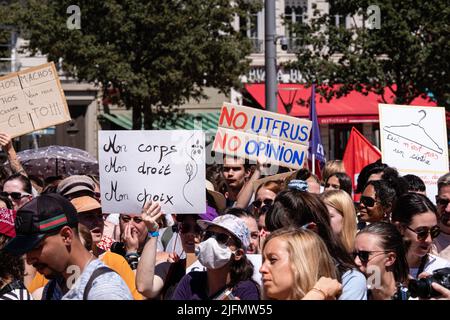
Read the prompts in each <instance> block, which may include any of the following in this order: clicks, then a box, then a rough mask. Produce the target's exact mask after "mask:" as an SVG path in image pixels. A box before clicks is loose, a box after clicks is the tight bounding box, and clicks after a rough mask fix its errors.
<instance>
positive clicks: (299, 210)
mask: <svg viewBox="0 0 450 320" xmlns="http://www.w3.org/2000/svg"><path fill="white" fill-rule="evenodd" d="M265 220H266V221H265V222H266V228H267V230H269V231H275V230H277V229H281V228H284V227H294V228H301V227H302V226H304V225H306V224H308V223H311V222H314V223H315V224H316V225H317V233H318V234H319V236H320V237H321V238H322V240H323V241H324V242H325V244H326V246H327V248H328V251H329V252H330V253H331V255H332V256H333V258H334V259H335V260H336V262H337V264H338V269H339V272H340V273H341V274H342V273H344V272H345V271H347V270H349V269H352V268H354V267H355V263H354V261H353V259H352V258H351V257H350V255H349V253H347V251H346V250H345V247H344V245H343V244H342V242H341V240H340V239H339V238H338V237H337V236H335V234H334V233H333V231H332V229H331V225H330V217H329V215H328V209H327V207H326V206H325V204H324V203H323V202H322V201H321V200H320V199H319V197H318V195H316V194H312V193H308V192H303V191H299V190H284V191H281V192H280V193H279V194H278V195H277V197H276V198H275V201H274V203H273V206H272V208H271V210H269V211H268V212H267V214H266V219H265Z"/></svg>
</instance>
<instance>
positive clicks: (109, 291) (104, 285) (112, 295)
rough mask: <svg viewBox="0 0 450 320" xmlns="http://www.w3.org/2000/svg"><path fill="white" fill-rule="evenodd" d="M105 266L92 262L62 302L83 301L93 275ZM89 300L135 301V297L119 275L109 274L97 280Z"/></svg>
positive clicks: (98, 261)
mask: <svg viewBox="0 0 450 320" xmlns="http://www.w3.org/2000/svg"><path fill="white" fill-rule="evenodd" d="M104 266H105V265H104V264H103V263H102V262H101V261H100V260H97V259H96V260H93V261H91V262H90V263H89V264H88V265H87V266H86V267H85V268H84V270H83V273H81V275H80V277H79V278H78V279H77V281H76V282H75V283H74V285H73V286H72V288H71V289H70V290H69V291H68V292H67V293H66V294H65V295H64V296H63V297H62V300H83V294H84V289H85V287H86V284H87V282H88V281H89V278H90V277H91V275H92V273H93V272H94V271H95V270H96V269H98V268H100V267H104ZM88 300H133V297H132V296H131V292H130V289H128V287H127V285H126V284H125V282H124V281H123V280H122V278H121V277H120V276H119V275H118V274H117V273H115V272H107V273H104V274H102V275H100V276H98V277H97V278H95V280H94V282H93V283H92V287H91V290H90V291H89V295H88Z"/></svg>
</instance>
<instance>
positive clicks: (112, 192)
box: [99, 130, 206, 214]
mask: <svg viewBox="0 0 450 320" xmlns="http://www.w3.org/2000/svg"><path fill="white" fill-rule="evenodd" d="M99 172H100V186H101V188H100V189H101V200H102V208H103V211H104V212H107V213H141V210H142V207H143V205H144V203H145V201H150V200H151V201H158V202H160V203H161V207H162V210H163V211H164V213H169V214H171V213H197V214H199V213H205V212H206V188H205V179H206V178H205V135H204V133H203V132H202V131H201V130H192V131H188V130H167V131H164V130H156V131H133V130H130V131H99Z"/></svg>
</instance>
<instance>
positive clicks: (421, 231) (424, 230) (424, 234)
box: [406, 226, 441, 241]
mask: <svg viewBox="0 0 450 320" xmlns="http://www.w3.org/2000/svg"><path fill="white" fill-rule="evenodd" d="M406 228H408V230H411V231H412V232H414V233H415V234H417V240H419V241H424V240H426V239H427V238H428V234H430V235H431V239H434V238H436V237H437V236H438V235H439V234H440V233H441V228H439V226H433V227H431V228H429V227H418V228H416V229H415V230H414V229H412V228H410V227H406Z"/></svg>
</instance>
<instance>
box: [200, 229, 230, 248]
mask: <svg viewBox="0 0 450 320" xmlns="http://www.w3.org/2000/svg"><path fill="white" fill-rule="evenodd" d="M211 237H212V238H215V239H216V240H217V242H218V243H220V244H225V245H226V244H227V243H228V241H230V239H231V236H229V235H228V234H226V233H222V232H214V231H205V233H204V234H203V241H206V240H208V239H209V238H211Z"/></svg>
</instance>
